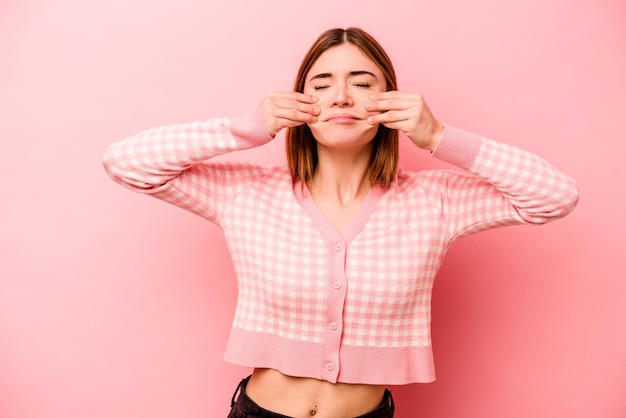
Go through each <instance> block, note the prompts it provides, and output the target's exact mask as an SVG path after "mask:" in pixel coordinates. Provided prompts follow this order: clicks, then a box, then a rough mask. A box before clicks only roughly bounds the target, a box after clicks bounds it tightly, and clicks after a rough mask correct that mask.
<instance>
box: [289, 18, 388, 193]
mask: <svg viewBox="0 0 626 418" xmlns="http://www.w3.org/2000/svg"><path fill="white" fill-rule="evenodd" d="M345 43H349V44H352V45H355V46H356V47H358V48H359V49H360V50H361V51H362V52H363V54H365V56H366V57H368V58H369V59H371V60H372V61H373V62H374V63H375V64H376V65H377V66H378V67H379V68H380V70H381V72H382V73H383V75H384V76H385V80H386V82H387V91H390V90H396V89H397V82H396V73H395V70H394V69H393V65H392V64H391V60H390V59H389V56H387V53H386V52H385V51H384V50H383V48H382V47H381V46H380V44H379V43H378V42H376V40H375V39H374V38H373V37H372V36H371V35H369V34H368V33H367V32H365V31H364V30H362V29H359V28H348V29H329V30H327V31H326V32H324V33H323V34H322V35H320V37H319V38H318V39H317V40H316V41H315V43H314V44H313V46H312V47H311V49H309V52H307V54H306V55H305V57H304V59H303V60H302V64H300V70H298V76H297V77H296V81H295V83H294V91H297V92H300V93H303V92H304V82H305V78H306V76H307V74H308V72H309V70H310V69H311V66H312V65H313V64H314V63H315V61H317V59H318V58H319V57H320V55H322V54H323V53H324V52H325V51H327V50H328V49H330V48H332V47H334V46H338V45H342V44H345ZM286 140H287V142H286V145H287V162H288V164H289V169H290V170H291V175H292V176H293V177H294V178H295V179H299V180H300V181H301V182H302V183H303V185H304V184H308V183H309V181H310V180H311V179H312V177H313V174H314V173H315V170H316V169H317V162H318V157H317V142H316V140H315V138H314V137H313V134H312V133H311V129H310V128H309V127H308V126H307V125H306V124H304V125H300V126H296V127H292V128H288V129H287V133H286ZM373 141H374V147H373V150H372V156H371V160H370V164H369V171H368V177H369V180H370V184H372V185H373V184H375V183H380V185H381V186H382V187H383V188H388V187H389V185H390V183H391V181H392V180H393V178H394V176H395V174H396V170H397V168H398V131H397V130H395V129H389V128H387V127H385V126H383V125H379V126H378V131H377V132H376V136H375V137H374V139H373Z"/></svg>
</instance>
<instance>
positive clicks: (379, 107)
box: [364, 99, 415, 112]
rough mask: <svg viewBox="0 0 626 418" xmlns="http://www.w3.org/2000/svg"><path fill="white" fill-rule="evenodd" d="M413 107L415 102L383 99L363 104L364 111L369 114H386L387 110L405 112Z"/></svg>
mask: <svg viewBox="0 0 626 418" xmlns="http://www.w3.org/2000/svg"><path fill="white" fill-rule="evenodd" d="M411 106H415V100H407V99H384V100H376V101H371V102H367V103H365V104H364V107H365V110H367V111H369V112H386V111H389V110H406V109H409V108H410V107H411Z"/></svg>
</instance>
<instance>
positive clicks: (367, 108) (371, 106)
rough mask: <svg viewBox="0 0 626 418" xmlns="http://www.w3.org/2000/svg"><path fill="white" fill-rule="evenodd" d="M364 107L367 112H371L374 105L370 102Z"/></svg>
mask: <svg viewBox="0 0 626 418" xmlns="http://www.w3.org/2000/svg"><path fill="white" fill-rule="evenodd" d="M370 98H371V97H370ZM363 106H364V107H365V109H366V110H370V109H371V108H373V107H374V104H373V103H370V102H368V103H365V104H364V105H363Z"/></svg>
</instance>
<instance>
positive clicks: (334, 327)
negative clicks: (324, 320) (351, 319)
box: [328, 321, 337, 331]
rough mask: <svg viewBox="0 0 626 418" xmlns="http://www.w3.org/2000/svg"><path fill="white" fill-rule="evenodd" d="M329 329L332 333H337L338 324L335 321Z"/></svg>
mask: <svg viewBox="0 0 626 418" xmlns="http://www.w3.org/2000/svg"><path fill="white" fill-rule="evenodd" d="M328 327H329V328H330V329H331V331H337V323H336V322H334V321H333V322H331V323H330V324H328Z"/></svg>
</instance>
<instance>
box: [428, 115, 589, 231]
mask: <svg viewBox="0 0 626 418" xmlns="http://www.w3.org/2000/svg"><path fill="white" fill-rule="evenodd" d="M433 155H434V156H435V157H436V158H439V159H441V160H443V161H446V162H448V163H451V164H454V165H456V166H458V167H460V168H462V169H464V170H466V172H462V171H452V170H446V171H438V172H435V173H433V174H432V178H431V181H429V182H426V183H427V184H429V186H427V187H429V188H430V189H431V190H430V192H431V193H432V194H433V195H434V196H436V199H438V200H439V202H438V204H439V206H440V210H441V212H442V213H443V215H444V216H445V218H446V221H447V223H448V225H449V228H450V234H451V236H452V238H456V237H459V236H463V235H468V234H470V233H474V232H477V231H480V230H484V229H488V228H492V227H496V226H505V225H514V224H524V223H526V224H533V225H539V224H544V223H547V222H550V221H552V220H556V219H559V218H562V217H563V216H565V215H567V214H568V213H570V212H571V211H572V210H573V209H574V207H575V206H576V204H577V202H578V188H577V185H576V182H575V181H574V180H573V179H572V178H570V177H568V176H567V175H565V174H563V173H561V172H560V171H559V170H557V169H556V168H555V167H553V166H552V165H550V164H549V163H548V162H547V161H545V160H544V159H542V158H540V157H538V156H537V155H535V154H532V153H530V152H528V151H524V150H521V149H519V148H516V147H514V146H511V145H507V144H504V143H501V142H497V141H494V140H492V139H488V138H484V137H481V136H479V135H476V134H473V133H471V132H467V131H463V130H461V129H458V128H454V127H451V126H446V128H445V131H444V137H443V138H442V140H441V143H440V144H439V146H438V148H437V149H436V150H435V152H434V154H433Z"/></svg>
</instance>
